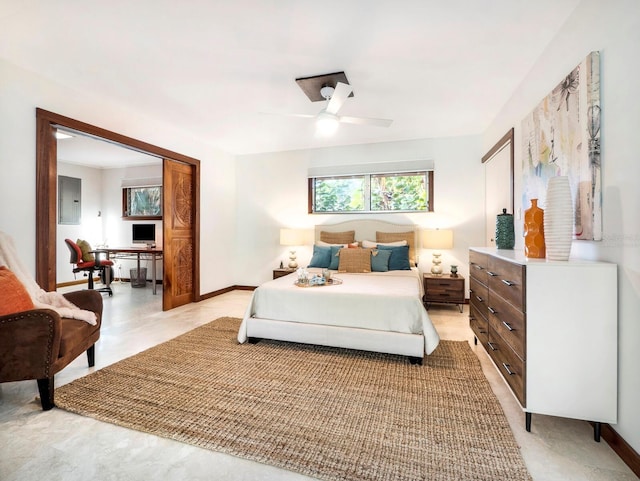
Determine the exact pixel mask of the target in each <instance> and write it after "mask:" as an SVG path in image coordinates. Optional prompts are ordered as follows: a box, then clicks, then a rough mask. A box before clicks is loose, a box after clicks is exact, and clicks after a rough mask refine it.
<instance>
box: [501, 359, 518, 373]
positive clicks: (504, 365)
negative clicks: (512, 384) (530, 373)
mask: <svg viewBox="0 0 640 481" xmlns="http://www.w3.org/2000/svg"><path fill="white" fill-rule="evenodd" d="M502 367H504V368H505V370H506V371H507V373H508V374H509V376H513V375H514V374H515V372H513V371H512V370H511V369H509V367H510V366H509V364H507V363H505V362H503V363H502Z"/></svg>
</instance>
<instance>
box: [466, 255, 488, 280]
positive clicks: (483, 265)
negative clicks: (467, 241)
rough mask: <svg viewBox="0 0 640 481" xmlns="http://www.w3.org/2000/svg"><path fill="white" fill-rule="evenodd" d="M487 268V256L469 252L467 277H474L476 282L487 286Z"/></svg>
mask: <svg viewBox="0 0 640 481" xmlns="http://www.w3.org/2000/svg"><path fill="white" fill-rule="evenodd" d="M488 266H489V256H488V255H487V254H480V253H479V252H476V251H469V276H470V277H475V278H476V279H478V281H480V282H482V283H483V284H484V285H485V286H486V285H487V269H488Z"/></svg>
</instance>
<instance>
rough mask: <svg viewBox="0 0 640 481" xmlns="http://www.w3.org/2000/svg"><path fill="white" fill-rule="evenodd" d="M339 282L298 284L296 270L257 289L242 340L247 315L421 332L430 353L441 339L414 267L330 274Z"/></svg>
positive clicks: (242, 330)
mask: <svg viewBox="0 0 640 481" xmlns="http://www.w3.org/2000/svg"><path fill="white" fill-rule="evenodd" d="M334 276H335V277H338V278H340V279H341V280H342V281H343V283H342V284H340V285H332V286H325V287H306V288H302V287H297V286H295V285H294V281H295V280H296V276H295V274H292V275H288V276H284V277H280V278H278V279H275V280H273V281H269V282H267V283H265V284H263V285H262V286H260V287H258V288H257V289H256V290H255V291H254V293H253V298H252V300H251V303H250V304H249V307H248V308H247V311H246V313H245V316H244V319H243V321H242V324H241V326H240V330H239V332H238V341H239V342H241V343H242V342H245V341H246V340H247V331H246V322H247V319H249V318H251V317H256V318H260V319H272V320H280V321H292V322H304V323H310V324H324V325H331V326H346V327H353V328H362V329H373V330H379V331H393V332H402V333H407V334H423V335H424V341H425V352H426V353H427V354H430V353H431V352H433V350H434V349H435V348H436V346H437V345H438V342H439V341H440V337H439V336H438V333H437V332H436V330H435V328H434V326H433V324H432V323H431V319H430V318H429V315H428V314H427V311H426V310H425V308H424V306H423V304H422V293H423V290H422V278H421V276H420V275H419V273H418V272H417V270H411V271H390V272H376V273H371V274H346V273H340V274H334Z"/></svg>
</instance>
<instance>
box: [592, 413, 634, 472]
mask: <svg viewBox="0 0 640 481" xmlns="http://www.w3.org/2000/svg"><path fill="white" fill-rule="evenodd" d="M601 436H602V438H603V439H604V440H605V441H606V442H607V444H609V446H611V449H613V450H614V451H615V453H616V454H617V455H618V456H620V459H622V461H624V463H625V464H626V465H627V466H629V468H630V469H631V471H633V472H634V474H635V475H636V476H638V477H639V478H640V454H638V452H637V451H636V450H635V449H633V448H632V447H631V446H630V445H629V443H627V442H626V441H625V440H624V438H623V437H622V436H620V435H619V434H618V433H617V432H616V430H615V429H613V428H612V427H611V426H610V425H609V424H602V431H601Z"/></svg>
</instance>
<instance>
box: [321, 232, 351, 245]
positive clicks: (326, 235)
mask: <svg viewBox="0 0 640 481" xmlns="http://www.w3.org/2000/svg"><path fill="white" fill-rule="evenodd" d="M320 240H321V241H322V242H327V243H328V244H351V243H353V242H355V240H356V231H355V230H349V231H345V232H327V231H324V230H322V231H320Z"/></svg>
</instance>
